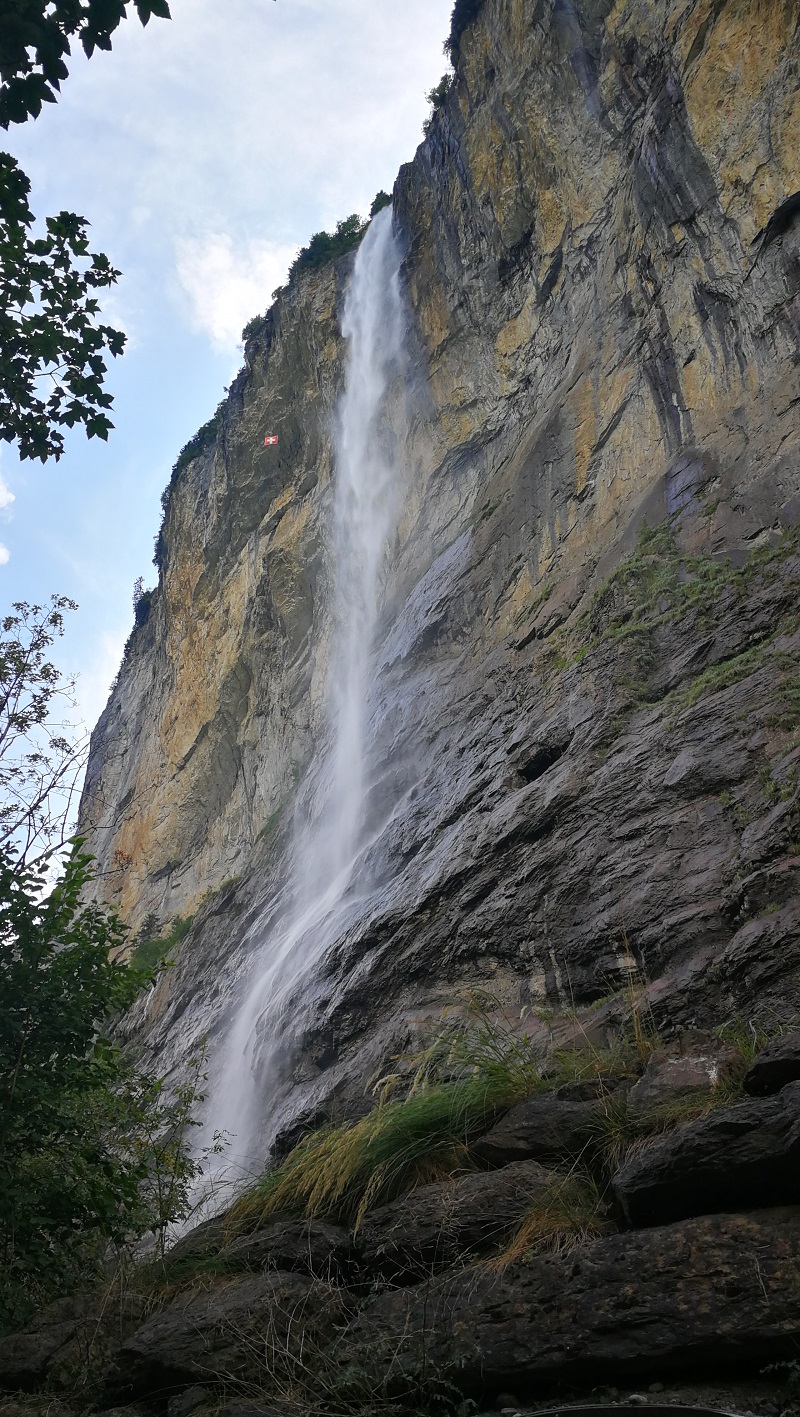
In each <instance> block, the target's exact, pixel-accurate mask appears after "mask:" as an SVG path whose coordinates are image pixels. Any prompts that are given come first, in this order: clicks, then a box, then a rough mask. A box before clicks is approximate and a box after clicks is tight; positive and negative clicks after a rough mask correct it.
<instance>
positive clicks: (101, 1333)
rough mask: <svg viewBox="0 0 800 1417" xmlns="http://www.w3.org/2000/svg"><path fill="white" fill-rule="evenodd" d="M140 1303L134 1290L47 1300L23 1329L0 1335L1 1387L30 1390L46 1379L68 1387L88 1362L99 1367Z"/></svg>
mask: <svg viewBox="0 0 800 1417" xmlns="http://www.w3.org/2000/svg"><path fill="white" fill-rule="evenodd" d="M144 1307H145V1306H144V1300H143V1299H141V1298H139V1296H138V1295H136V1294H126V1295H125V1296H124V1298H120V1297H119V1296H108V1295H104V1294H77V1295H74V1296H72V1297H70V1298H66V1299H58V1300H56V1302H55V1303H52V1304H48V1305H47V1306H46V1308H44V1309H42V1310H40V1312H39V1313H38V1314H37V1315H36V1316H35V1318H34V1319H32V1321H31V1323H30V1324H29V1325H28V1327H27V1328H26V1329H25V1330H24V1332H21V1333H13V1334H9V1335H7V1336H5V1337H0V1391H6V1392H15V1391H17V1390H18V1389H20V1390H23V1391H30V1390H33V1389H35V1388H37V1387H39V1386H40V1385H41V1384H42V1383H43V1382H44V1381H45V1379H50V1380H51V1381H52V1382H53V1383H54V1384H55V1385H57V1384H58V1382H59V1381H63V1382H65V1383H66V1384H67V1386H69V1384H70V1382H71V1381H74V1380H75V1379H76V1377H78V1376H80V1375H81V1374H85V1372H86V1369H87V1368H88V1367H89V1366H90V1365H94V1366H95V1368H97V1369H98V1370H100V1369H101V1368H102V1366H103V1364H104V1363H108V1362H110V1361H111V1359H112V1358H113V1355H114V1353H115V1351H116V1349H117V1347H118V1346H119V1344H120V1342H121V1341H122V1339H123V1337H124V1336H125V1334H127V1333H130V1332H131V1331H132V1330H133V1329H135V1328H136V1327H137V1326H138V1324H139V1322H140V1320H141V1315H142V1312H143V1310H144Z"/></svg>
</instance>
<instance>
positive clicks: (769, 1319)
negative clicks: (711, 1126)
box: [343, 1207, 800, 1396]
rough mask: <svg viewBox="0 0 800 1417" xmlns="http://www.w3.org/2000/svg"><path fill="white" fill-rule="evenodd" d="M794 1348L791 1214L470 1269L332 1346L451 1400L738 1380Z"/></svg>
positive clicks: (390, 1296) (391, 1299)
mask: <svg viewBox="0 0 800 1417" xmlns="http://www.w3.org/2000/svg"><path fill="white" fill-rule="evenodd" d="M798 1334H800V1210H799V1209H798V1208H797V1207H792V1208H791V1209H786V1210H778V1211H763V1212H760V1213H758V1214H756V1215H749V1216H731V1215H727V1216H726V1215H718V1216H711V1217H703V1218H701V1219H693V1220H687V1221H683V1222H682V1223H680V1224H677V1225H670V1226H665V1227H663V1228H658V1229H652V1230H640V1231H634V1232H633V1233H629V1234H625V1235H615V1236H613V1237H610V1238H608V1239H603V1240H597V1241H595V1242H594V1243H593V1244H592V1245H589V1246H587V1247H585V1248H584V1249H581V1250H580V1251H578V1252H576V1253H573V1254H570V1255H562V1256H555V1255H552V1256H547V1257H539V1258H538V1259H533V1260H530V1261H528V1262H527V1263H524V1262H520V1263H517V1264H514V1265H513V1266H509V1267H508V1268H507V1269H506V1270H504V1271H503V1272H501V1273H499V1274H498V1273H496V1272H492V1271H491V1270H490V1269H486V1268H482V1267H480V1266H476V1267H474V1268H472V1269H468V1270H465V1271H461V1272H459V1273H456V1274H450V1275H443V1276H441V1277H440V1278H439V1279H437V1280H434V1281H433V1282H432V1283H431V1284H429V1285H425V1286H423V1287H422V1289H420V1288H414V1289H406V1290H402V1289H400V1290H395V1291H394V1292H390V1293H387V1294H385V1295H382V1296H380V1297H379V1298H377V1299H376V1300H375V1302H374V1303H373V1304H371V1305H369V1306H368V1307H366V1308H365V1309H364V1310H363V1312H362V1313H361V1314H360V1315H359V1316H358V1317H357V1318H356V1319H355V1320H354V1322H353V1324H352V1325H351V1328H350V1329H349V1330H348V1332H347V1334H346V1335H345V1337H344V1339H343V1343H344V1344H345V1345H346V1348H347V1351H348V1353H349V1355H350V1358H351V1361H352V1359H353V1357H354V1356H357V1360H358V1361H360V1362H362V1363H365V1364H367V1365H369V1367H370V1369H371V1371H372V1372H373V1373H374V1374H375V1376H376V1378H388V1377H389V1375H391V1381H392V1383H393V1385H394V1387H395V1390H396V1391H398V1392H399V1391H401V1390H402V1389H403V1386H404V1384H406V1385H408V1384H410V1383H412V1382H413V1381H414V1380H415V1378H417V1377H419V1375H420V1373H421V1372H422V1371H428V1372H430V1371H434V1372H436V1373H437V1374H438V1375H439V1376H440V1377H441V1378H447V1379H449V1380H451V1381H452V1382H453V1383H454V1384H455V1385H456V1386H457V1387H458V1388H460V1389H461V1390H462V1391H464V1392H466V1393H468V1394H471V1395H475V1396H479V1395H483V1396H491V1394H493V1393H496V1392H500V1391H504V1390H505V1391H514V1392H515V1393H517V1394H518V1395H519V1396H523V1395H525V1394H527V1393H531V1394H533V1393H538V1392H540V1391H541V1385H542V1383H543V1382H545V1381H548V1382H552V1381H555V1380H564V1381H569V1382H570V1383H574V1382H586V1383H587V1384H592V1385H594V1384H597V1383H600V1382H603V1381H605V1382H610V1383H614V1384H620V1383H622V1382H624V1381H625V1380H626V1377H627V1376H629V1375H631V1374H635V1373H636V1372H640V1373H647V1372H649V1373H653V1372H654V1371H655V1372H657V1373H659V1375H660V1376H661V1380H662V1381H663V1380H664V1377H665V1375H668V1374H671V1373H680V1372H682V1371H683V1372H685V1371H686V1370H687V1369H688V1370H694V1371H702V1370H703V1365H706V1366H707V1365H708V1364H709V1363H711V1362H713V1363H714V1364H715V1365H717V1366H722V1367H723V1368H724V1369H725V1370H726V1371H731V1370H732V1369H733V1368H735V1367H736V1365H737V1363H745V1364H747V1365H748V1367H749V1370H750V1371H752V1367H753V1366H754V1365H759V1366H763V1364H765V1363H766V1362H769V1361H770V1360H771V1359H776V1358H778V1357H786V1356H788V1355H789V1354H790V1353H791V1352H792V1351H793V1348H794V1345H795V1344H796V1342H797V1337H798Z"/></svg>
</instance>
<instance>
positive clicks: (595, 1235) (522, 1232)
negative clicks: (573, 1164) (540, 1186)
mask: <svg viewBox="0 0 800 1417" xmlns="http://www.w3.org/2000/svg"><path fill="white" fill-rule="evenodd" d="M615 1228H616V1227H615V1226H614V1224H613V1222H612V1221H611V1220H610V1219H609V1216H608V1208H607V1206H606V1204H605V1202H604V1200H603V1196H602V1193H601V1190H600V1186H599V1185H598V1183H597V1181H596V1180H595V1178H594V1177H593V1176H591V1175H590V1174H589V1173H588V1172H587V1171H582V1170H577V1169H573V1170H572V1171H570V1172H568V1173H567V1174H566V1175H563V1176H559V1175H554V1176H553V1177H552V1180H551V1181H550V1183H549V1184H548V1186H547V1187H546V1188H545V1190H544V1191H543V1192H542V1193H541V1194H540V1195H538V1196H537V1197H536V1200H535V1201H534V1203H533V1205H532V1206H531V1208H530V1210H529V1211H528V1213H527V1215H525V1216H524V1217H523V1219H522V1221H521V1223H520V1226H519V1229H518V1230H517V1232H516V1234H515V1235H514V1237H513V1239H512V1240H511V1241H510V1242H509V1244H508V1245H507V1246H506V1248H505V1249H504V1250H503V1251H502V1253H501V1254H500V1255H498V1256H496V1258H495V1259H494V1260H493V1261H492V1267H493V1268H498V1269H504V1268H505V1266H506V1265H508V1264H511V1263H512V1262H513V1261H514V1260H519V1259H524V1258H528V1257H532V1256H534V1255H541V1254H546V1253H549V1254H556V1255H564V1254H568V1253H569V1252H570V1250H575V1249H577V1248H578V1247H579V1246H580V1245H585V1244H587V1243H588V1242H589V1241H590V1240H597V1239H599V1237H600V1236H601V1235H607V1234H609V1233H610V1232H611V1231H613V1230H614V1229H615Z"/></svg>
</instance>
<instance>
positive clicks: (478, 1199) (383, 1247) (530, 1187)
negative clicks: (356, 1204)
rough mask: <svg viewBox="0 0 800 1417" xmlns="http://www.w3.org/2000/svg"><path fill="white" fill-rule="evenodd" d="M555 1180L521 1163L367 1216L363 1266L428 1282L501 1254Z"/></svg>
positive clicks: (440, 1186)
mask: <svg viewBox="0 0 800 1417" xmlns="http://www.w3.org/2000/svg"><path fill="white" fill-rule="evenodd" d="M551 1179H552V1177H551V1174H550V1172H549V1171H546V1170H545V1169H544V1167H542V1166H539V1165H538V1164H537V1163H536V1162H535V1161H518V1162H516V1163H513V1164H511V1165H509V1166H503V1167H502V1168H501V1169H500V1170H498V1171H489V1172H480V1171H479V1172H477V1173H475V1174H473V1175H467V1176H461V1177H459V1178H456V1179H453V1180H451V1181H443V1182H436V1183H434V1184H432V1185H429V1186H420V1187H418V1189H417V1190H415V1191H412V1192H411V1194H410V1195H408V1196H406V1197H405V1199H404V1200H402V1201H399V1202H395V1203H394V1204H392V1205H386V1206H379V1207H377V1208H376V1209H375V1210H372V1211H370V1212H369V1213H368V1214H367V1216H366V1218H365V1220H364V1223H363V1225H362V1226H361V1227H360V1230H359V1235H358V1239H359V1244H360V1248H361V1262H362V1265H363V1266H364V1268H365V1269H366V1270H367V1271H368V1272H372V1273H377V1274H381V1275H384V1276H386V1277H387V1278H397V1277H400V1276H406V1277H410V1278H413V1277H417V1278H423V1277H425V1276H427V1275H430V1274H433V1273H435V1272H436V1271H437V1270H440V1269H444V1268H446V1267H447V1266H448V1265H453V1264H456V1263H457V1262H459V1261H462V1262H466V1261H467V1260H468V1259H469V1258H470V1257H471V1256H474V1255H479V1254H481V1253H485V1252H491V1251H492V1250H496V1249H497V1248H499V1246H500V1245H501V1244H502V1242H503V1240H505V1239H506V1238H507V1237H508V1235H509V1233H510V1231H511V1230H512V1229H513V1228H514V1227H515V1226H517V1225H519V1222H520V1220H521V1219H522V1217H523V1216H524V1215H525V1213H526V1211H528V1210H529V1209H530V1207H531V1205H532V1204H533V1203H534V1201H535V1200H536V1198H537V1197H538V1196H541V1194H542V1193H543V1192H544V1191H546V1190H547V1187H548V1185H549V1183H550V1182H551Z"/></svg>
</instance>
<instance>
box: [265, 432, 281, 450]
mask: <svg viewBox="0 0 800 1417" xmlns="http://www.w3.org/2000/svg"><path fill="white" fill-rule="evenodd" d="M277 441H278V435H277V433H268V434H267V436H266V438H265V439H264V447H265V448H272V447H274V445H275V444H276V443H277Z"/></svg>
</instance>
